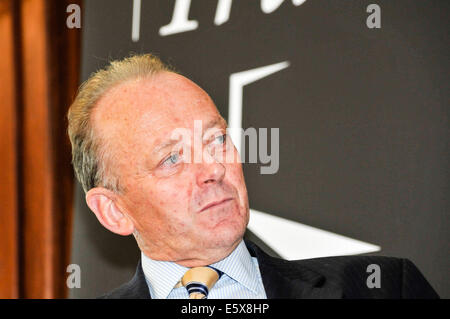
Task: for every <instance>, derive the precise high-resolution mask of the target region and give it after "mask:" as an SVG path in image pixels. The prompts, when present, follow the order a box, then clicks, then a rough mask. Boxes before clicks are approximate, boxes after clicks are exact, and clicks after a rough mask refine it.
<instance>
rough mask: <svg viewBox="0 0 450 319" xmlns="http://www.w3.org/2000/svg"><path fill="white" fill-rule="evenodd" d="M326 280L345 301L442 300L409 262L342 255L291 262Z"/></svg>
mask: <svg viewBox="0 0 450 319" xmlns="http://www.w3.org/2000/svg"><path fill="white" fill-rule="evenodd" d="M292 263H293V264H296V265H298V266H299V267H304V268H308V269H311V270H312V271H315V272H317V273H320V274H321V275H323V276H324V277H325V278H326V284H327V285H330V286H334V287H339V288H340V289H342V290H343V294H344V297H346V298H394V299H399V298H408V299H409V298H439V296H438V295H437V294H436V292H435V291H434V289H433V288H432V287H431V285H430V284H429V283H428V281H427V280H426V279H425V277H424V276H423V275H422V273H421V272H420V271H419V269H418V268H417V267H416V266H415V265H414V264H413V263H412V262H411V261H410V260H408V259H405V258H396V257H386V256H339V257H325V258H314V259H306V260H297V261H292Z"/></svg>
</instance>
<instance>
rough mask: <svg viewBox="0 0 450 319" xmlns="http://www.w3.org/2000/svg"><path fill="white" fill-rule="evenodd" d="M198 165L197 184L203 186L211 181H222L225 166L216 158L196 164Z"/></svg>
mask: <svg viewBox="0 0 450 319" xmlns="http://www.w3.org/2000/svg"><path fill="white" fill-rule="evenodd" d="M196 165H197V166H198V167H197V169H198V172H197V184H198V186H200V187H203V186H205V185H207V184H210V183H218V182H221V181H222V180H223V178H224V176H225V171H226V169H225V166H224V165H223V164H222V163H220V162H217V161H216V160H213V161H210V162H205V161H203V163H200V164H196Z"/></svg>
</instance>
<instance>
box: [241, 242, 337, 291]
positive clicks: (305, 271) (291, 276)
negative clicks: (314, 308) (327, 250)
mask: <svg viewBox="0 0 450 319" xmlns="http://www.w3.org/2000/svg"><path fill="white" fill-rule="evenodd" d="M245 244H246V245H247V248H248V250H249V252H250V254H251V255H252V256H253V257H256V258H257V259H258V264H259V269H260V272H261V277H262V280H263V284H264V288H265V290H266V295H267V298H268V299H279V298H282V299H316V298H330V299H337V298H342V291H341V290H340V289H338V288H335V287H325V282H326V278H325V277H324V276H322V275H321V274H319V273H317V272H315V271H313V270H311V269H309V268H307V267H304V266H302V265H299V264H298V263H294V262H290V261H286V260H283V259H279V258H274V257H271V256H269V255H267V254H266V253H264V252H263V251H262V250H261V249H260V248H259V247H258V246H256V245H255V244H254V243H252V242H250V241H247V240H246V241H245Z"/></svg>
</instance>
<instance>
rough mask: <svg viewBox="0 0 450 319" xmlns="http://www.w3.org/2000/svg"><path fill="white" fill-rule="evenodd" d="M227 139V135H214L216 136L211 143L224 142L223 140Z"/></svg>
mask: <svg viewBox="0 0 450 319" xmlns="http://www.w3.org/2000/svg"><path fill="white" fill-rule="evenodd" d="M226 140H227V135H226V134H223V135H220V136H216V138H215V139H214V141H213V143H215V144H225V141H226Z"/></svg>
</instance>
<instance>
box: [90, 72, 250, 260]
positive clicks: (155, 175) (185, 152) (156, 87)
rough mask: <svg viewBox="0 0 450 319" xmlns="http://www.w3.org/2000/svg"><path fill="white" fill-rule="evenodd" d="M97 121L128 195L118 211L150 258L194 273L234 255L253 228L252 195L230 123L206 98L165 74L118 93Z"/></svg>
mask: <svg viewBox="0 0 450 319" xmlns="http://www.w3.org/2000/svg"><path fill="white" fill-rule="evenodd" d="M92 120H93V126H94V130H95V131H96V133H97V134H99V136H100V137H101V139H102V140H105V141H107V143H106V144H105V145H107V149H106V150H107V151H108V152H111V155H112V157H111V158H112V159H111V160H109V161H108V162H107V163H106V165H107V167H108V168H110V169H111V172H112V173H113V174H115V175H116V176H117V177H118V178H119V183H120V185H121V186H122V188H123V189H124V191H123V193H121V194H118V195H117V205H118V206H119V207H120V209H121V210H122V212H123V213H124V214H126V215H127V216H128V217H129V218H130V219H131V220H132V221H133V224H134V227H135V229H136V230H137V231H138V233H139V235H138V237H139V240H138V243H139V245H140V247H141V249H142V250H143V252H144V253H145V254H146V255H148V256H149V257H151V258H153V259H157V260H170V261H176V262H178V263H180V264H185V265H191V266H192V265H196V264H197V263H199V264H201V263H202V262H203V261H205V260H210V259H211V260H210V261H214V259H215V258H217V257H220V258H223V257H225V256H220V254H223V252H224V251H226V252H227V253H230V252H231V251H232V249H234V247H235V246H236V245H237V244H238V243H239V241H240V240H241V238H242V236H243V233H244V231H245V228H246V226H247V223H248V218H249V215H248V198H247V190H246V187H245V182H244V177H243V173H242V166H241V164H240V163H239V160H238V155H237V152H236V150H235V148H234V145H233V143H232V142H231V139H230V138H228V137H227V136H226V135H225V134H226V123H225V121H224V120H223V118H222V117H221V116H220V114H219V113H218V111H217V109H216V107H215V105H214V103H213V102H212V100H211V99H210V97H209V96H208V95H207V94H206V92H204V91H203V90H202V89H201V88H200V87H198V86H197V85H196V84H194V83H193V82H191V81H190V80H188V79H186V78H185V77H183V76H180V75H177V74H174V73H170V72H164V73H160V74H158V75H156V76H155V77H153V78H152V79H140V80H133V81H128V82H126V83H123V84H121V85H119V86H117V87H114V88H113V89H111V90H110V91H109V92H107V93H106V94H105V96H104V97H103V98H102V99H101V100H100V101H99V103H98V105H97V107H96V109H95V110H94V113H93V117H92ZM176 132H178V133H180V132H181V133H182V134H174V133H176ZM194 146H195V147H196V149H194ZM199 146H200V147H201V148H202V150H201V151H199V148H198V147H199ZM189 151H190V152H189ZM189 153H190V154H189ZM195 154H197V155H196V156H197V157H196V158H194V156H195ZM199 154H200V158H199V157H198V155H199ZM225 154H226V155H225ZM230 154H231V156H230ZM230 158H231V159H232V160H230Z"/></svg>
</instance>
